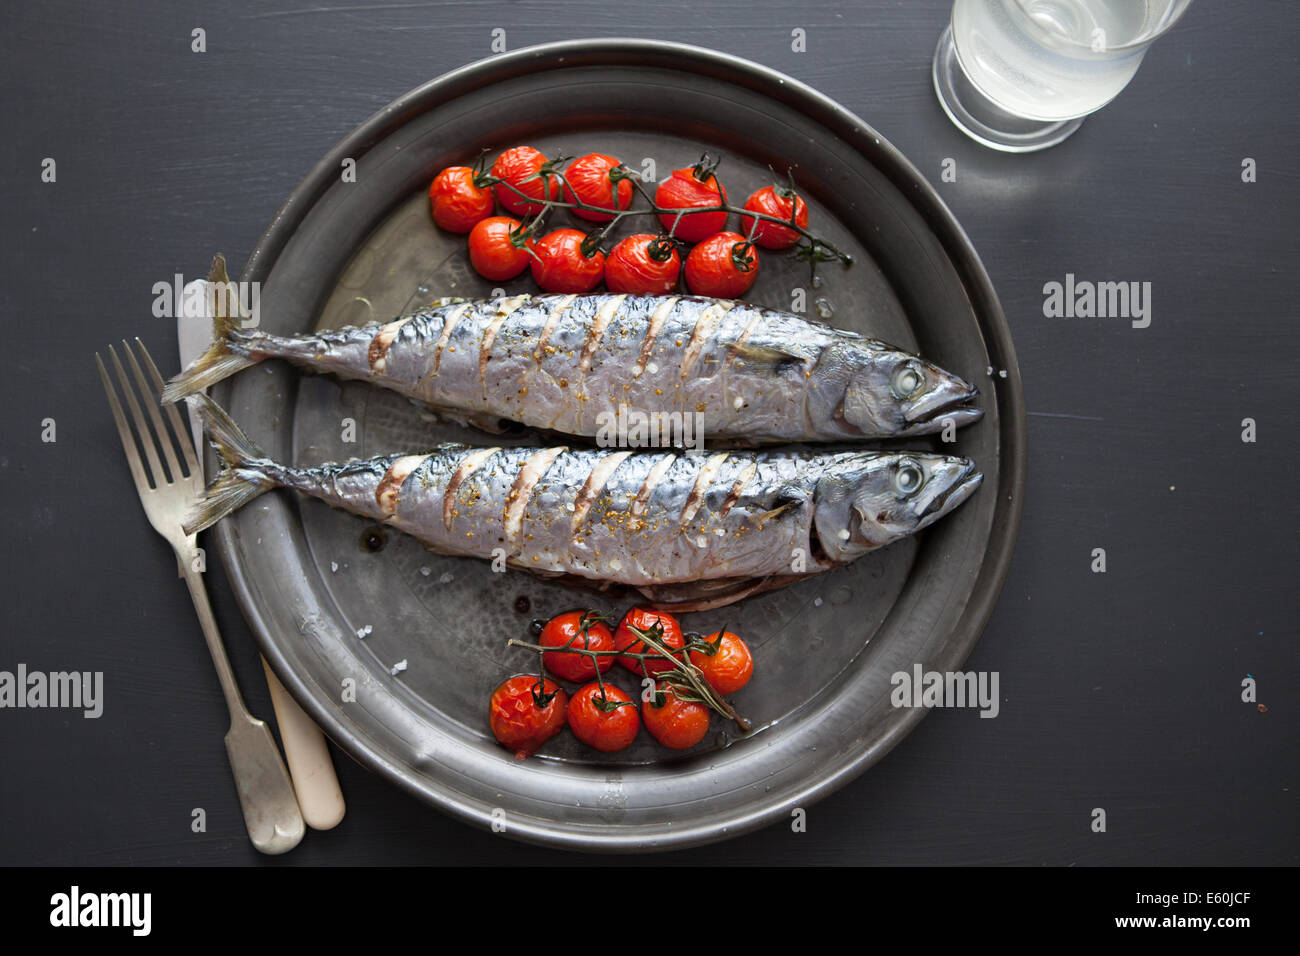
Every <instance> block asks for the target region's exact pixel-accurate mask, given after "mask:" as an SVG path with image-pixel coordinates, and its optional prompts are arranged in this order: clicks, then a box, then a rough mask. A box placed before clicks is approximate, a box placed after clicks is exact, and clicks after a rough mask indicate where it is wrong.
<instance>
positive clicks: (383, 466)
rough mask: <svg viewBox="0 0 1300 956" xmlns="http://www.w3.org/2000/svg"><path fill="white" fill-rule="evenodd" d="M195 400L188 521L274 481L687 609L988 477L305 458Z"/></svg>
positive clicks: (893, 525) (832, 563) (786, 463)
mask: <svg viewBox="0 0 1300 956" xmlns="http://www.w3.org/2000/svg"><path fill="white" fill-rule="evenodd" d="M189 401H190V402H191V404H192V407H194V408H195V410H196V411H197V412H198V413H199V414H200V415H201V416H202V418H203V421H204V424H205V426H206V427H207V430H208V434H209V437H210V439H211V441H212V443H213V445H214V447H215V448H216V449H217V450H218V452H219V453H220V456H221V459H222V462H223V464H224V468H223V470H222V472H221V474H220V476H219V477H218V478H217V480H216V481H215V482H214V483H213V484H212V486H211V487H210V488H209V489H208V492H207V494H206V496H205V498H204V499H203V500H202V501H201V502H200V503H199V504H198V505H197V506H196V508H195V510H194V511H193V512H192V513H191V515H190V516H188V518H187V520H186V523H185V530H186V532H187V533H191V532H196V531H200V530H202V529H203V528H206V527H208V526H209V525H211V524H213V523H214V522H216V521H218V520H220V519H221V518H222V517H223V516H225V515H227V514H229V513H230V512H231V511H234V510H235V509H236V508H239V507H241V506H242V505H244V504H246V503H247V502H249V501H251V500H253V499H254V498H256V497H257V496H258V495H260V494H262V493H263V492H265V491H268V490H269V489H271V488H277V487H283V488H292V489H294V490H295V491H298V492H301V493H302V494H305V495H309V496H311V497H313V498H319V499H321V500H322V501H326V502H328V503H329V504H331V505H334V506H336V507H339V508H342V509H344V510H347V511H350V512H352V513H354V514H358V515H363V516H365V517H367V518H370V519H373V520H375V521H382V522H384V523H386V524H388V525H390V526H392V527H395V528H398V529H400V530H401V531H405V532H406V533H408V534H410V535H412V536H414V537H415V538H418V539H419V540H420V541H421V542H423V543H424V545H425V546H426V547H428V548H429V549H430V550H432V551H437V552H440V553H443V554H454V555H467V556H472V557H479V558H489V559H498V560H504V562H505V563H506V564H507V565H509V566H511V567H515V568H523V569H526V570H529V571H532V572H534V573H537V574H540V575H544V576H567V577H568V578H569V579H570V580H573V581H577V582H585V583H588V584H592V583H598V584H602V585H607V584H623V585H630V586H633V587H636V588H638V589H641V590H642V591H643V593H645V594H646V596H647V597H649V598H651V600H653V601H655V602H656V603H659V604H665V605H676V606H678V607H680V608H681V609H685V610H701V609H704V608H707V607H717V606H720V605H722V604H727V603H730V602H731V601H734V600H737V599H739V598H741V597H744V596H746V595H748V594H752V593H756V592H757V591H760V590H766V589H769V588H772V587H779V586H781V585H784V584H788V583H790V582H791V581H793V580H797V579H798V578H800V577H804V576H806V575H809V574H816V573H819V572H822V571H827V570H830V569H831V568H834V567H837V566H839V565H842V564H846V563H848V562H850V561H852V560H853V559H855V558H857V557H859V556H860V555H862V554H865V553H866V552H868V551H871V550H874V549H876V548H880V547H883V546H884V545H887V544H889V543H890V542H892V541H896V540H898V539H899V538H903V537H906V536H907V535H910V534H914V533H915V532H917V531H919V530H920V529H922V528H924V527H926V526H927V525H929V524H931V523H933V522H935V521H938V520H939V519H940V518H941V517H943V516H944V515H946V514H947V513H948V512H950V511H952V510H953V509H954V508H956V507H957V506H958V505H960V504H961V503H962V502H963V501H965V500H966V499H967V498H968V497H970V495H971V494H972V493H973V492H974V491H975V489H976V488H978V487H979V484H980V481H981V480H982V476H981V475H980V474H978V473H977V472H976V471H975V467H974V465H973V463H972V462H970V461H969V460H967V459H965V458H954V457H948V456H945V455H935V454H919V453H903V454H900V453H881V452H866V451H837V452H830V451H827V452H819V451H793V452H762V451H753V450H749V451H730V452H718V453H716V454H712V455H703V454H699V455H691V454H679V453H677V452H672V451H667V452H653V451H640V452H634V451H626V450H624V451H615V450H610V449H568V448H564V447H551V448H487V447H474V446H468V445H442V446H439V447H437V448H435V449H433V450H432V451H430V452H428V453H426V454H419V455H386V456H382V457H379V458H371V459H369V460H365V461H359V460H353V461H349V462H346V463H343V464H327V465H321V466H320V467H316V468H295V467H290V466H287V465H282V464H278V463H276V462H274V461H271V460H269V459H267V458H266V457H265V456H263V454H262V453H261V452H260V451H258V449H257V448H256V447H254V446H253V445H252V444H251V443H250V442H249V440H248V439H247V438H246V437H245V436H244V435H243V433H242V432H241V431H240V430H239V428H238V426H237V425H235V423H234V422H233V421H232V420H231V419H230V418H229V416H228V415H226V413H225V412H224V411H223V410H222V409H221V408H219V407H218V406H217V405H216V404H215V403H214V402H213V401H212V400H211V399H210V398H208V397H207V396H206V395H202V394H199V395H194V396H192V397H191V398H190V399H189Z"/></svg>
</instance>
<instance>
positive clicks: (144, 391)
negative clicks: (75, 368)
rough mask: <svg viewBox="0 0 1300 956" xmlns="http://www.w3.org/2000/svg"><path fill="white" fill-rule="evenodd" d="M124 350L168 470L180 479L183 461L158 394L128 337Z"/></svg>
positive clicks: (123, 344)
mask: <svg viewBox="0 0 1300 956" xmlns="http://www.w3.org/2000/svg"><path fill="white" fill-rule="evenodd" d="M122 350H123V351H124V352H126V358H127V361H128V362H130V364H131V372H132V373H133V374H134V375H135V382H136V384H137V385H139V386H140V398H141V400H142V401H143V402H144V404H145V407H146V408H148V409H149V418H150V420H151V421H152V422H153V430H154V434H155V435H157V436H158V445H159V447H160V448H161V449H162V453H163V457H164V458H166V459H167V470H168V471H170V472H171V476H172V479H171V480H172V481H179V480H180V479H181V478H182V477H183V476H182V475H181V463H180V462H179V461H177V460H176V448H175V446H176V442H174V441H173V440H172V436H171V435H169V434H167V426H166V425H164V424H163V419H162V412H161V411H159V409H158V396H157V395H155V394H154V390H153V388H152V386H150V384H149V382H148V381H146V380H145V377H144V372H143V371H141V370H140V363H139V362H137V361H136V358H135V350H134V349H133V348H131V343H130V342H128V341H127V340H126V339H123V340H122Z"/></svg>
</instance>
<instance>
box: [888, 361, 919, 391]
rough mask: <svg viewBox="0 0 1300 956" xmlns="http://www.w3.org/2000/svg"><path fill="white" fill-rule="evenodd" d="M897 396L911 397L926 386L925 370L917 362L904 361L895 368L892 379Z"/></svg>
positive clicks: (891, 383) (891, 382)
mask: <svg viewBox="0 0 1300 956" xmlns="http://www.w3.org/2000/svg"><path fill="white" fill-rule="evenodd" d="M890 385H891V386H892V387H893V391H894V395H895V397H897V398H911V397H912V396H913V395H915V394H917V393H918V392H919V391H921V389H923V388H925V372H924V371H923V370H922V369H921V367H920V366H919V365H917V364H916V363H915V362H910V361H909V362H903V363H901V364H900V365H899V366H898V368H896V369H894V376H893V379H892V380H891V381H890Z"/></svg>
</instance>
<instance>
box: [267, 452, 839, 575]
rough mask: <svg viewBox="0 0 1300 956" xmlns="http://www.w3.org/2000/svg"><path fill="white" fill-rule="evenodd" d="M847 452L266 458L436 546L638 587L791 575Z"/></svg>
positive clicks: (329, 497)
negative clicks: (389, 492)
mask: <svg viewBox="0 0 1300 956" xmlns="http://www.w3.org/2000/svg"><path fill="white" fill-rule="evenodd" d="M844 457H847V458H849V459H852V458H854V457H856V456H854V455H852V454H849V455H847V456H839V455H837V456H816V455H813V456H808V457H806V458H805V457H801V456H797V455H792V454H780V455H766V454H760V453H754V452H738V453H731V454H726V455H723V454H718V455H715V456H705V455H678V454H674V453H664V454H657V453H653V452H652V453H640V454H633V453H630V452H610V451H599V450H578V451H568V450H564V449H560V448H550V449H536V448H505V449H480V448H473V447H467V446H444V447H443V448H439V449H437V450H435V451H433V452H432V453H430V454H428V455H421V456H387V457H383V458H376V459H372V460H370V461H365V462H349V463H346V464H343V465H326V466H322V467H320V468H310V469H290V468H280V466H268V467H267V468H266V473H267V474H268V475H269V476H270V477H272V478H274V479H275V480H277V481H278V482H280V483H281V484H284V485H286V486H288V487H292V488H295V489H296V490H298V491H301V492H304V493H306V494H309V495H311V496H313V497H317V498H320V499H322V500H324V501H327V502H328V503H330V504H332V505H335V506H337V507H341V508H343V509H345V510H347V511H351V512H353V513H355V514H362V515H366V516H368V517H372V518H375V519H376V520H382V521H385V522H387V523H388V524H391V525H392V526H394V527H396V528H398V529H400V530H402V531H405V532H407V533H409V534H411V535H413V536H415V537H416V538H418V539H419V540H421V541H422V542H423V543H424V544H425V545H426V546H428V547H429V548H430V549H432V550H434V551H438V552H442V553H448V554H460V555H469V556H476V557H480V558H493V557H499V556H504V557H505V559H506V560H507V562H508V563H509V564H511V565H513V566H516V567H523V568H527V569H529V570H532V571H536V572H542V573H568V574H576V575H579V576H582V577H586V578H591V579H596V580H611V581H619V582H621V583H625V584H631V585H639V584H654V583H660V584H662V583H671V582H675V581H686V580H697V579H712V578H720V577H737V576H763V575H769V574H782V573H788V571H789V568H790V564H791V560H792V554H793V553H794V549H801V550H802V552H803V553H804V554H808V553H809V551H810V540H811V539H810V536H811V534H812V521H813V510H814V509H813V504H812V498H813V494H814V492H815V490H816V487H817V483H818V481H819V480H820V478H821V476H822V474H823V472H824V469H825V467H826V463H827V462H829V463H830V465H831V466H832V467H834V466H836V465H837V464H838V459H839V458H844ZM473 460H477V461H478V465H477V467H474V468H472V470H471V469H470V468H468V467H467V465H466V463H467V461H473ZM530 462H532V463H533V464H534V465H535V466H538V471H537V474H536V475H535V483H534V484H532V485H531V486H529V485H528V484H527V482H526V481H525V480H523V479H521V474H526V469H527V467H528V465H529V463H530ZM615 463H616V465H615ZM846 464H849V463H848V462H846ZM404 465H406V466H409V467H410V471H409V473H408V474H406V475H405V477H404V478H403V479H402V480H401V481H400V485H398V486H397V487H398V488H400V491H397V493H396V495H395V496H394V498H393V499H392V504H393V510H391V511H388V510H385V508H384V507H383V506H382V505H381V503H380V499H381V493H382V490H383V489H384V488H389V487H391V482H392V478H393V476H392V474H390V472H392V471H393V470H394V469H401V468H402V467H403V466H404ZM611 465H614V467H611ZM665 465H667V467H666V468H665V467H664V466H665ZM593 471H595V472H596V473H597V477H596V479H593ZM656 473H657V475H658V478H657V480H654V478H653V475H654V474H656ZM702 474H704V475H705V478H706V480H703V481H702V480H701V475H702ZM457 478H459V481H458V482H457V481H456V479H457ZM596 481H598V482H599V486H598V487H596V486H595V483H596ZM453 484H454V490H451V489H453ZM449 490H450V496H449ZM647 492H648V493H647ZM783 504H784V505H786V506H787V507H786V508H785V509H783V510H782V511H781V512H780V513H779V514H777V515H775V516H770V515H769V513H770V512H771V511H773V509H776V508H779V507H780V506H781V505H783ZM512 505H513V506H514V507H515V508H516V509H517V510H518V522H517V526H516V527H514V528H513V530H512V526H511V523H510V522H509V521H508V518H507V515H508V512H509V510H510V508H511V507H512ZM447 519H450V521H448V520H447ZM822 569H823V566H822V565H818V564H817V563H816V562H812V563H810V565H809V567H808V570H810V571H815V570H822Z"/></svg>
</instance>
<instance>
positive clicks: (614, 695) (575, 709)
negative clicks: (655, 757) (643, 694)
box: [568, 684, 641, 754]
mask: <svg viewBox="0 0 1300 956" xmlns="http://www.w3.org/2000/svg"><path fill="white" fill-rule="evenodd" d="M568 714H569V727H571V728H572V729H573V735H574V736H575V737H577V738H578V739H579V740H581V741H582V742H583V743H584V744H586V745H587V746H589V747H595V748H596V749H597V750H599V751H601V752H602V753H607V754H612V753H616V752H617V751H620V750H625V749H626V748H627V747H628V746H630V745H631V743H632V741H633V740H635V739H636V734H637V731H638V730H640V729H641V718H640V717H638V716H637V712H636V704H634V703H633V702H632V698H630V697H628V696H627V694H625V693H623V692H622V691H621V690H619V689H618V688H617V687H615V686H614V685H613V684H606V685H605V693H604V695H603V697H602V695H601V692H600V685H599V684H588V685H587V686H586V687H584V688H582V689H581V690H580V691H578V692H577V693H576V694H574V695H573V699H572V700H571V701H569V711H568Z"/></svg>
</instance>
